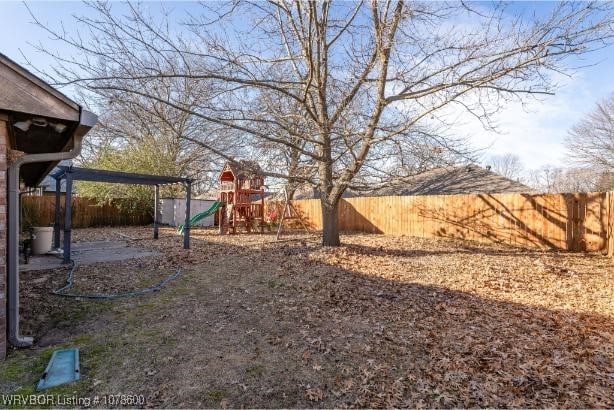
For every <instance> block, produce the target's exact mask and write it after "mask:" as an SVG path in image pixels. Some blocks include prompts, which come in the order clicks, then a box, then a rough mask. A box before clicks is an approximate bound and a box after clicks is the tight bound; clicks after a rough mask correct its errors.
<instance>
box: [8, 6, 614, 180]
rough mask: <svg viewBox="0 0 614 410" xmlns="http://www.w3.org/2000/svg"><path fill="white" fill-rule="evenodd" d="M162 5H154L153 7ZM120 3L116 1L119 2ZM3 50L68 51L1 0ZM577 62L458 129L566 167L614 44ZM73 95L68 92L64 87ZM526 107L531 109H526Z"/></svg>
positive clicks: (487, 143)
mask: <svg viewBox="0 0 614 410" xmlns="http://www.w3.org/2000/svg"><path fill="white" fill-rule="evenodd" d="M28 4H29V6H30V8H31V9H32V11H33V12H34V13H35V14H36V15H37V16H39V18H41V20H42V21H43V23H46V24H47V23H48V24H51V25H52V26H55V27H58V26H59V24H60V22H64V23H69V22H70V21H71V14H73V13H77V14H83V13H84V12H86V10H87V9H86V8H85V7H84V5H83V4H82V3H80V2H28ZM159 4H160V3H151V4H150V6H152V7H153V8H154V9H155V7H159ZM551 5H552V3H547V2H541V3H529V2H521V3H517V4H513V5H512V9H513V10H514V11H518V12H531V13H532V12H533V11H536V12H537V13H543V12H545V11H547V9H548V8H549V7H551ZM116 6H117V5H116ZM165 7H166V8H167V9H172V10H175V11H176V12H177V13H178V14H180V13H183V12H184V11H186V10H192V11H197V10H198V9H199V4H197V3H195V2H190V3H185V2H169V3H165ZM0 16H2V17H3V18H2V21H3V24H2V25H0V38H2V39H3V40H2V41H1V42H0V52H2V53H3V54H6V55H8V56H9V57H10V58H12V59H13V60H15V61H17V62H19V63H25V59H24V57H23V56H22V54H23V55H24V56H26V57H27V59H28V60H29V61H30V62H31V63H32V64H33V65H34V66H35V67H37V68H39V69H41V70H46V69H49V67H50V66H51V65H52V64H53V61H52V60H51V58H50V57H48V56H46V55H43V54H41V53H38V52H37V51H36V50H35V49H34V47H33V46H31V45H30V44H29V43H42V44H43V45H44V46H45V47H46V48H48V49H50V50H54V51H58V52H60V53H70V52H71V51H70V50H69V49H66V48H63V46H62V44H61V43H59V42H55V41H52V40H51V39H50V38H49V36H48V34H47V33H45V32H44V31H43V30H41V29H39V28H38V27H36V26H34V25H33V24H31V20H32V18H31V17H30V15H29V13H28V11H27V9H26V7H25V6H24V4H23V3H22V2H16V1H15V2H12V1H1V0H0ZM570 63H571V64H573V65H574V66H577V65H588V67H585V68H582V69H579V70H577V72H576V73H575V74H574V75H573V77H571V78H567V77H564V76H560V78H558V82H559V83H560V84H561V86H560V88H559V89H558V91H557V93H556V95H554V96H550V97H543V98H542V99H541V101H537V102H531V103H529V104H528V106H527V107H524V108H523V107H522V106H521V105H520V104H511V105H509V106H508V107H506V109H505V110H504V111H502V112H501V113H500V114H499V115H498V116H497V117H496V122H497V124H498V128H499V133H493V132H487V131H485V130H483V129H482V127H481V126H480V124H478V123H477V122H476V121H474V120H472V119H471V118H470V116H467V118H466V120H464V121H463V123H459V124H458V133H459V134H464V135H468V136H470V138H471V140H472V142H473V143H474V145H476V146H478V147H488V149H487V153H486V155H488V154H504V153H508V152H511V153H515V154H517V155H518V156H519V157H520V158H521V160H522V161H523V163H524V165H525V166H526V167H527V168H538V167H540V166H542V165H546V164H550V165H555V166H565V165H568V164H567V163H566V161H565V150H564V146H563V144H562V143H563V140H564V138H565V135H566V134H567V131H568V130H569V129H570V128H571V127H572V126H573V124H574V123H576V122H577V121H578V120H580V119H581V118H582V116H583V115H585V114H586V113H588V112H590V111H591V110H592V109H593V107H594V104H595V102H597V101H598V100H600V99H602V98H604V97H606V96H607V95H608V94H610V93H612V92H614V75H612V73H614V47H608V48H607V49H602V50H599V51H596V52H594V53H592V54H590V55H588V56H585V57H584V59H583V60H582V61H580V60H573V61H570ZM64 91H65V92H66V93H67V94H69V95H70V90H64ZM525 110H528V112H526V111H525Z"/></svg>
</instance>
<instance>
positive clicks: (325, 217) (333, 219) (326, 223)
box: [320, 198, 341, 246]
mask: <svg viewBox="0 0 614 410" xmlns="http://www.w3.org/2000/svg"><path fill="white" fill-rule="evenodd" d="M320 201H321V204H322V245H324V246H339V245H341V240H340V239H339V214H338V210H339V199H337V200H336V201H335V202H334V203H331V202H329V201H328V200H327V199H326V198H322V199H321V200H320Z"/></svg>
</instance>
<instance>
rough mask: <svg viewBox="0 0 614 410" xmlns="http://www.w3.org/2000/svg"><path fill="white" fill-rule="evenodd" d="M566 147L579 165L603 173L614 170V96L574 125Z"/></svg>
mask: <svg viewBox="0 0 614 410" xmlns="http://www.w3.org/2000/svg"><path fill="white" fill-rule="evenodd" d="M565 143H566V145H567V151H568V155H569V157H570V158H571V159H572V161H574V162H575V163H576V164H577V165H579V166H583V167H588V168H593V169H594V168H598V169H600V170H601V171H603V172H612V170H614V93H613V94H611V95H610V96H609V97H607V98H605V99H603V100H602V101H600V102H599V103H597V106H596V107H595V109H594V110H593V112H591V113H590V114H588V115H587V116H586V117H584V118H583V119H582V120H581V121H580V122H578V123H577V124H576V125H574V127H573V128H572V129H571V131H569V134H568V136H567V139H566V140H565Z"/></svg>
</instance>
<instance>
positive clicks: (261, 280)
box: [9, 229, 614, 408]
mask: <svg viewBox="0 0 614 410" xmlns="http://www.w3.org/2000/svg"><path fill="white" fill-rule="evenodd" d="M118 232H121V233H123V234H124V235H129V236H131V237H133V238H135V239H136V240H135V241H133V242H131V243H133V244H134V246H142V247H148V248H155V249H158V250H160V251H163V252H165V255H164V256H161V257H155V258H149V259H146V260H136V261H132V262H129V263H115V264H104V265H98V266H93V267H87V268H86V267H82V268H80V269H79V271H78V272H77V278H78V279H79V280H78V281H77V288H78V290H80V291H95V292H101V291H104V290H112V291H121V290H127V289H131V288H134V287H138V286H144V285H147V284H150V283H151V282H152V281H154V280H157V279H159V278H160V277H163V276H164V275H166V274H169V273H170V272H171V270H172V268H173V267H174V266H177V265H181V266H183V267H184V268H185V273H184V275H183V276H182V277H181V278H180V279H179V280H177V281H176V282H174V283H173V284H171V285H170V286H169V287H167V288H166V289H164V290H163V291H162V292H160V293H157V294H154V295H150V296H144V297H139V298H133V299H127V300H122V301H114V302H104V303H100V302H82V301H74V300H58V299H57V298H55V297H52V296H49V295H47V294H46V293H45V291H46V290H47V289H49V288H50V287H51V286H57V285H59V284H60V283H61V280H62V272H46V273H44V276H40V274H36V275H38V276H36V278H35V277H34V275H35V274H28V275H24V284H23V287H24V294H25V296H24V299H25V300H27V301H28V302H26V303H25V306H24V307H25V316H26V317H25V318H24V320H25V324H26V330H27V331H26V333H28V332H32V333H34V334H36V335H38V336H39V339H38V341H37V342H38V346H37V349H42V345H51V346H54V345H55V344H58V343H61V342H66V341H72V342H73V344H76V345H78V346H80V347H81V348H82V361H83V367H84V380H83V382H81V383H80V385H79V386H78V390H79V392H80V394H87V395H93V394H102V393H119V392H124V393H136V394H144V395H145V396H146V397H147V399H148V405H149V406H166V407H168V406H172V407H195V406H196V407H200V406H210V407H211V406H213V407H218V406H221V407H224V406H226V407H243V406H244V407H348V406H349V407H390V406H395V407H405V406H411V407H476V406H477V407H491V406H492V407H574V408H576V407H613V406H614V400H613V397H614V368H613V366H614V339H613V335H614V304H613V301H614V277H613V276H614V266H613V265H612V260H611V259H607V258H604V257H601V256H599V255H588V254H571V253H553V252H540V251H523V250H520V249H513V248H509V247H502V246H486V245H480V244H476V243H471V242H462V241H452V240H425V239H416V238H405V237H402V238H393V237H385V236H369V235H350V236H344V237H343V242H344V244H345V245H344V246H342V247H340V248H336V249H324V248H322V247H320V246H319V245H318V244H316V243H315V242H310V241H304V240H303V241H301V240H297V241H288V242H275V241H274V238H273V237H272V236H270V235H263V236H260V235H237V236H231V237H227V236H218V235H216V234H215V233H214V232H212V231H204V230H203V231H195V232H193V240H192V245H193V246H192V249H191V250H190V251H188V252H185V251H183V250H182V249H180V247H181V239H180V238H179V237H177V236H174V235H173V234H172V230H170V229H165V230H163V232H162V238H161V239H160V240H159V241H153V240H151V239H149V237H150V235H151V232H150V231H149V230H144V229H121V230H118V229H112V230H111V229H107V230H101V229H96V230H78V231H76V232H75V238H77V240H86V239H97V240H100V239H105V238H106V239H125V237H124V238H122V237H120V236H118V234H117V233H118ZM45 275H46V276H45ZM41 277H43V278H46V279H41ZM33 279H38V280H33ZM33 294H35V295H37V297H36V298H34V297H31V296H32V295H33ZM75 312H76V313H75ZM63 315H64V316H67V317H64V318H63V317H62V316H63ZM50 317H53V318H54V320H53V321H50V320H49V319H50ZM58 324H59V325H58ZM84 335H88V336H87V337H85V338H84ZM88 337H89V339H88ZM35 353H36V349H35V350H34V351H33V352H32V353H31V354H32V355H34V354H35ZM14 355H15V357H17V356H18V355H16V354H14ZM100 357H104V358H105V359H104V360H100ZM21 359H23V360H27V356H26V357H24V358H21ZM21 359H20V360H21ZM10 360H11V359H9V361H10ZM15 360H17V359H15ZM25 382H29V380H26V379H24V383H25ZM13 388H14V387H13Z"/></svg>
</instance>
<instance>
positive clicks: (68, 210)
mask: <svg viewBox="0 0 614 410" xmlns="http://www.w3.org/2000/svg"><path fill="white" fill-rule="evenodd" d="M71 229H72V173H71V172H67V173H66V197H65V205H64V263H68V262H70V242H71V239H72V238H71Z"/></svg>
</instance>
